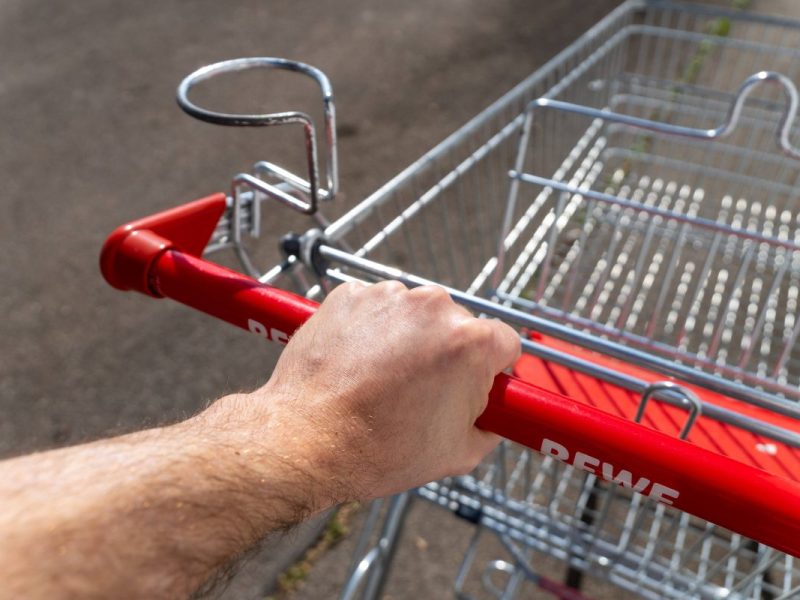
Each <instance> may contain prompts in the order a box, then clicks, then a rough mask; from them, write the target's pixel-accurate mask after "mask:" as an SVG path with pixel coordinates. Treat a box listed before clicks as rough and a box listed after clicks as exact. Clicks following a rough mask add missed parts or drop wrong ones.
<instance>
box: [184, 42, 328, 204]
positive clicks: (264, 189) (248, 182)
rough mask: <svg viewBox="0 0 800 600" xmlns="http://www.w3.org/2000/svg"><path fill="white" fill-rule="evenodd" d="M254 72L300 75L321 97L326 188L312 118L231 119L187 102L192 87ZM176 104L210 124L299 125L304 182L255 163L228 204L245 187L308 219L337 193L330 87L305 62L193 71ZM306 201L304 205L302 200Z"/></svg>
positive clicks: (265, 60)
mask: <svg viewBox="0 0 800 600" xmlns="http://www.w3.org/2000/svg"><path fill="white" fill-rule="evenodd" d="M256 68H266V69H279V70H285V71H291V72H295V73H300V74H302V75H306V76H308V77H310V78H311V79H313V80H314V81H315V82H316V83H317V84H318V85H319V88H320V91H321V92H322V104H323V112H324V116H325V141H326V145H327V162H326V174H325V175H326V181H327V189H324V188H322V187H320V184H319V178H320V177H319V160H318V156H317V132H316V127H315V125H314V121H313V119H312V118H311V117H310V116H309V115H307V114H306V113H303V112H300V111H285V112H278V113H261V114H236V113H224V112H217V111H213V110H209V109H206V108H203V107H200V106H198V105H197V104H195V103H194V102H192V101H191V100H190V99H189V91H190V90H191V89H192V88H193V87H194V86H196V85H197V84H199V83H201V82H203V81H207V80H209V79H211V78H213V77H217V76H219V75H222V74H224V73H233V72H238V71H246V70H250V69H256ZM177 100H178V105H179V106H180V107H181V109H183V111H184V112H186V113H187V114H189V115H191V116H192V117H194V118H196V119H200V120H201V121H206V122H208V123H214V124H216V125H228V126H236V127H269V126H273V125H286V124H296V123H299V124H301V125H302V126H303V131H304V134H305V141H306V143H305V146H306V161H307V163H308V179H307V180H304V179H303V178H301V177H298V176H296V175H294V174H293V173H291V172H289V171H287V170H286V169H283V168H281V167H279V166H277V165H275V164H273V163H270V162H266V161H263V162H260V163H259V164H258V169H257V173H256V175H255V176H254V175H250V174H248V173H242V174H240V175H237V176H236V177H235V178H234V181H233V184H232V187H233V190H232V195H233V198H234V201H235V200H236V197H237V195H238V190H239V189H240V188H242V187H246V188H249V189H250V190H251V191H253V192H254V193H259V192H260V193H261V194H264V195H265V196H267V197H270V198H273V199H274V200H277V201H278V202H281V203H283V204H286V205H287V206H290V207H292V208H294V209H295V210H298V211H300V212H302V213H305V214H314V213H315V212H316V211H317V204H318V201H319V200H320V199H324V200H333V198H334V197H335V196H336V193H337V191H338V189H339V176H338V159H337V152H336V110H335V106H334V102H333V88H332V87H331V84H330V81H329V80H328V78H327V77H326V75H325V74H324V73H323V72H322V71H320V70H319V69H317V68H315V67H312V66H311V65H307V64H305V63H301V62H297V61H292V60H286V59H283V58H272V57H252V58H236V59H233V60H226V61H222V62H218V63H214V64H211V65H207V66H205V67H201V68H200V69H197V70H196V71H194V72H193V73H191V74H190V75H188V76H187V77H185V78H184V80H183V81H181V83H180V85H179V86H178V92H177ZM262 175H270V176H272V177H275V178H276V179H278V180H279V181H280V184H278V185H273V184H271V183H268V182H267V181H264V179H262V178H261V176H262ZM304 197H308V200H304Z"/></svg>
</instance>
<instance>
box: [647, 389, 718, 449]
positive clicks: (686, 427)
mask: <svg viewBox="0 0 800 600" xmlns="http://www.w3.org/2000/svg"><path fill="white" fill-rule="evenodd" d="M658 392H670V393H671V394H672V395H673V396H677V397H678V398H680V402H681V404H683V405H684V406H686V405H688V410H689V417H688V418H687V419H686V423H684V424H683V427H682V428H681V431H680V434H679V435H678V437H680V439H682V440H685V439H686V436H688V435H689V432H690V431H691V429H692V426H693V425H694V422H695V421H696V420H697V417H699V416H700V415H701V414H702V412H703V405H702V403H701V402H700V398H698V397H697V395H696V394H695V393H694V392H693V391H691V390H689V389H686V388H685V387H682V386H680V385H678V384H677V383H673V382H671V381H659V382H656V383H651V384H650V385H648V386H647V387H646V388H645V390H644V393H643V394H642V398H641V400H640V401H639V408H638V409H637V410H636V416H635V417H634V418H633V420H634V421H636V422H637V423H641V421H642V417H644V410H645V408H646V407H647V403H648V401H649V400H650V398H652V397H653V396H654V395H655V394H656V393H658Z"/></svg>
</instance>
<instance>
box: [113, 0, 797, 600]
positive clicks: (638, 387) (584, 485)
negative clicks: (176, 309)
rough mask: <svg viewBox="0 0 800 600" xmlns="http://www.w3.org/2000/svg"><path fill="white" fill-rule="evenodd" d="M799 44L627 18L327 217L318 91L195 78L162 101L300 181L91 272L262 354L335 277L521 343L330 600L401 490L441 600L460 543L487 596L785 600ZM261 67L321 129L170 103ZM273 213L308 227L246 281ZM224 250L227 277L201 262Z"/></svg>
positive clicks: (181, 221)
mask: <svg viewBox="0 0 800 600" xmlns="http://www.w3.org/2000/svg"><path fill="white" fill-rule="evenodd" d="M798 48H800V22H790V21H787V20H784V19H777V18H773V17H767V16H762V15H757V14H753V13H751V12H749V11H745V10H724V9H720V8H712V7H706V6H701V5H695V4H676V3H668V2H659V1H655V2H645V1H643V0H630V1H628V2H626V3H625V4H623V5H622V6H620V7H619V8H618V9H616V10H615V11H614V12H613V13H611V14H610V15H609V16H608V17H606V18H605V19H604V20H602V21H601V22H600V23H598V24H597V25H596V26H595V27H593V28H592V29H591V30H590V31H588V32H587V33H586V34H585V35H584V36H582V37H581V38H580V39H579V40H578V41H576V42H575V43H574V44H573V45H572V46H570V47H569V48H568V49H567V50H565V51H564V52H562V53H561V54H559V55H558V56H557V57H556V58H554V59H553V60H551V61H550V62H549V63H547V64H546V65H545V66H544V67H542V68H541V69H540V70H538V71H537V72H536V73H534V74H533V75H531V76H530V77H529V78H528V79H526V80H525V81H523V82H522V83H520V84H519V85H518V86H517V87H516V88H514V89H513V90H512V91H510V92H509V93H508V94H506V95H505V96H503V97H502V98H501V99H500V100H498V101H497V102H495V103H494V104H493V105H491V106H490V107H489V108H488V109H486V110H485V111H483V112H482V113H481V114H480V115H478V116H477V117H476V118H474V119H473V120H472V121H470V122H469V123H467V124H466V125H465V126H464V127H463V128H461V129H460V130H459V131H457V132H456V133H454V134H453V135H451V136H450V137H449V138H447V139H446V140H445V141H444V142H442V143H441V144H440V145H439V146H437V147H436V148H434V149H433V150H431V151H430V152H428V153H427V154H425V155H424V156H423V157H422V158H420V159H419V160H418V161H417V162H415V163H414V164H413V165H411V166H410V167H409V168H407V169H406V170H405V171H403V172H402V173H400V174H399V175H398V176H397V177H395V178H394V179H392V180H391V181H390V182H388V183H387V184H386V185H384V186H383V187H382V188H380V189H379V190H378V191H376V192H375V193H374V194H372V195H371V196H369V197H368V198H367V199H365V200H364V201H363V202H361V203H360V204H358V205H357V206H356V207H355V208H353V209H352V210H350V211H349V212H347V213H346V214H345V215H344V216H342V217H341V218H339V219H337V220H335V221H334V222H332V223H330V222H329V221H327V220H326V219H325V218H324V217H323V216H322V214H321V211H320V208H321V207H322V205H323V204H325V203H329V202H332V201H334V200H335V197H336V195H337V190H338V181H337V166H336V164H337V163H336V138H335V132H336V130H335V113H334V103H333V95H332V91H331V87H330V84H329V83H328V80H327V79H326V77H325V76H324V75H323V74H322V73H321V72H319V71H318V70H316V69H314V68H312V67H309V66H308V65H303V64H300V63H295V62H291V61H285V60H281V59H268V58H255V59H239V60H234V61H228V62H224V63H218V64H215V65H211V66H209V67H205V68H203V69H200V70H199V71H197V72H195V73H193V74H192V75H190V76H189V77H188V78H187V79H186V80H184V82H183V83H182V84H181V86H180V88H179V91H178V100H179V103H180V104H181V106H182V107H183V108H184V109H185V110H186V111H187V112H189V113H190V114H192V115H194V116H196V117H198V118H200V119H203V120H206V121H211V122H215V123H219V124H223V125H255V126H259V125H280V124H283V123H301V124H302V125H303V127H304V131H305V135H306V150H307V154H306V158H307V174H306V176H305V177H300V176H298V175H296V174H294V173H292V172H290V171H288V170H286V169H285V168H283V167H281V166H278V165H277V164H275V163H271V162H260V163H258V164H257V165H256V166H255V169H254V171H253V173H244V174H240V175H238V176H237V177H235V178H234V180H233V184H232V189H231V192H230V194H229V195H226V194H224V193H221V194H216V195H213V196H209V197H207V198H204V199H201V200H198V201H195V202H193V203H190V204H188V205H184V206H180V207H178V208H175V209H172V210H168V211H166V212H164V213H160V214H158V215H154V216H152V217H148V218H145V219H142V220H140V221H137V222H134V223H130V224H128V225H125V226H123V227H120V228H119V229H117V230H116V231H115V232H114V233H113V234H112V235H111V237H110V238H109V240H108V241H107V243H106V245H105V247H104V250H103V254H102V257H101V266H102V270H103V273H104V275H105V277H106V278H107V279H108V281H109V282H110V283H111V284H112V285H114V286H115V287H118V288H121V289H133V290H137V291H140V292H143V293H145V294H148V295H151V296H155V297H170V298H173V299H175V300H178V301H180V302H183V303H185V304H187V305H189V306H192V307H194V308H197V309H199V310H202V311H205V312H206V313H209V314H211V315H213V316H215V317H218V318H221V319H224V320H226V321H229V322H231V323H233V324H235V325H237V326H240V327H242V328H244V329H247V330H249V331H251V332H253V333H255V334H257V335H260V336H262V337H265V338H267V339H271V340H274V341H277V342H281V343H285V342H286V341H287V340H288V338H289V336H290V335H291V333H292V332H293V331H294V330H295V329H296V328H297V327H298V326H299V325H300V324H301V323H302V322H303V321H304V320H305V319H307V318H308V317H309V316H310V315H311V314H312V313H313V310H314V306H315V302H314V301H315V300H321V299H322V298H323V297H324V295H325V293H326V291H328V290H329V289H330V288H331V287H332V286H334V285H336V284H337V283H340V282H344V281H349V280H352V279H360V280H364V281H377V280H381V279H387V278H391V279H398V280H400V281H403V282H404V283H406V284H407V285H409V286H416V285H421V284H426V283H431V282H435V283H437V284H439V285H442V286H445V287H446V289H447V290H448V291H449V292H450V294H451V295H452V296H453V298H454V299H455V300H456V301H458V302H460V303H461V304H463V305H465V306H467V307H468V308H470V309H471V310H473V311H474V312H475V313H476V314H480V315H485V316H491V317H497V318H501V319H503V320H505V321H506V322H508V323H510V324H512V325H514V326H515V327H517V328H519V330H520V334H521V336H522V344H523V348H524V351H525V353H524V355H523V357H522V358H521V359H520V361H519V362H518V364H517V365H516V367H515V369H514V375H515V376H513V377H512V376H508V375H501V376H499V377H498V378H497V380H496V382H495V386H494V388H493V390H492V393H491V397H490V402H489V407H488V408H487V410H486V412H485V413H484V415H483V416H482V417H481V419H480V421H479V424H480V425H481V426H482V427H484V428H486V429H489V430H492V431H496V432H498V433H500V434H501V435H503V436H504V437H505V438H507V439H508V440H509V441H507V442H504V443H503V444H502V445H501V446H500V447H499V448H498V450H497V451H496V452H495V453H494V454H493V455H492V456H491V457H489V458H488V459H487V460H486V461H484V463H483V464H482V465H480V466H479V467H478V469H476V470H475V471H474V472H473V473H471V474H469V475H467V476H463V477H454V478H448V479H445V480H443V481H439V482H434V483H431V484H429V485H426V486H424V487H422V488H420V489H418V490H416V491H415V492H413V493H409V494H401V495H400V496H397V497H395V498H393V499H391V501H390V502H389V503H388V508H386V506H384V507H383V508H381V505H380V503H378V504H375V505H374V507H373V509H372V512H371V513H370V515H369V517H368V518H367V527H366V528H365V532H364V534H363V535H362V538H361V540H360V542H359V544H358V556H357V559H356V561H355V562H354V567H353V572H352V574H351V576H350V578H349V580H348V583H347V585H346V587H345V590H344V592H343V597H346V598H353V597H365V598H370V597H375V596H376V595H378V593H379V592H380V589H381V586H382V584H383V581H384V579H385V576H386V573H387V571H388V567H389V565H390V563H391V560H392V557H393V554H394V549H395V546H396V544H397V538H398V534H399V532H400V531H401V529H402V526H403V517H404V514H405V511H406V510H407V508H408V504H409V502H410V500H411V498H412V497H420V498H423V499H425V500H428V501H430V502H432V503H435V504H437V505H439V506H441V507H442V508H443V509H445V510H450V511H452V512H454V513H455V514H456V515H458V516H460V517H461V518H463V519H466V520H467V521H469V522H471V523H473V524H474V526H475V532H476V534H475V537H474V539H473V542H472V544H471V545H470V547H469V549H468V551H467V553H466V556H465V558H464V561H463V564H462V566H461V568H460V570H459V572H458V574H457V576H456V579H455V589H456V593H457V595H459V596H460V597H468V591H467V590H466V588H465V582H466V581H467V579H468V576H469V574H470V572H471V571H472V570H474V569H475V568H477V567H476V565H475V564H474V563H475V557H476V555H477V552H478V547H479V545H480V544H481V543H482V540H483V539H485V538H487V537H492V536H486V535H485V532H491V533H493V534H495V536H494V537H495V538H496V539H499V540H500V542H501V544H502V546H503V548H504V549H505V552H506V556H505V557H504V558H502V559H498V560H492V561H490V562H489V563H488V564H487V565H486V566H485V568H484V569H483V571H482V575H483V578H484V580H485V581H486V584H487V585H486V593H488V594H490V596H494V597H498V598H512V597H515V594H516V593H517V591H518V590H519V589H520V588H521V585H522V583H523V582H524V581H526V580H533V581H534V582H536V583H538V585H540V586H541V587H543V588H545V589H547V590H548V591H550V592H552V593H553V594H555V595H556V596H558V597H560V598H578V597H582V596H580V594H579V593H578V592H576V591H575V588H577V587H578V586H579V584H580V579H581V576H582V574H584V573H590V574H592V575H593V576H595V577H599V578H602V579H605V580H608V581H610V582H612V583H614V584H616V585H618V586H619V587H620V588H624V589H627V590H630V591H632V592H635V593H637V594H639V595H641V596H642V597H646V598H771V599H773V600H774V599H778V598H781V599H787V598H794V597H800V564H798V563H796V562H795V560H797V557H800V421H798V417H800V405H798V400H800V387H798V384H800V349H798V344H797V341H798V336H800V318H798V316H800V306H799V305H800V198H799V197H798V196H799V195H800V187H799V186H798V179H799V178H800V162H798V158H800V152H798V150H797V149H796V148H795V146H794V145H793V143H792V139H793V138H794V133H795V127H794V119H795V114H796V111H797V105H798V95H797V91H796V89H795V86H794V85H793V83H792V82H793V81H797V79H798V77H797V76H798V70H800V50H798ZM264 67H266V68H272V69H285V70H291V71H296V72H298V73H300V74H302V75H305V76H308V77H311V78H312V79H313V80H314V81H316V82H317V84H318V85H319V88H320V90H321V94H322V98H323V113H324V133H323V134H321V135H320V134H318V132H317V130H316V128H315V123H314V120H313V119H312V118H310V117H309V116H308V115H306V114H304V113H300V112H287V113H280V114H272V115H233V114H224V113H217V112H212V111H208V110H206V109H204V108H202V107H200V106H197V105H196V104H194V103H193V101H192V100H190V98H189V94H190V91H191V88H192V87H193V86H194V85H195V84H197V83H199V82H201V81H204V80H207V79H210V78H212V77H215V76H218V75H221V74H224V73H227V72H230V71H236V70H242V69H249V68H264ZM318 137H319V139H321V140H323V141H322V143H321V144H320V142H319V141H318ZM318 144H319V145H321V146H323V148H324V156H325V164H324V169H322V172H320V171H321V168H320V163H321V161H320V159H319V156H318V155H319V154H320V149H319V148H318ZM273 201H277V202H279V203H283V204H285V205H287V206H289V207H292V208H294V209H296V210H298V211H300V212H303V213H306V214H308V215H309V216H310V218H311V219H312V220H313V222H312V223H310V224H309V231H308V232H307V233H305V234H303V235H287V236H286V237H285V238H284V239H283V240H282V248H283V251H284V253H285V259H284V260H283V261H282V262H281V264H279V265H277V266H275V267H272V268H270V269H263V270H262V269H260V268H259V266H258V264H257V261H256V260H255V259H254V258H253V257H254V254H253V252H252V250H251V245H252V244H253V242H254V239H255V238H258V237H259V235H260V225H259V224H260V214H261V211H262V210H263V209H264V203H265V202H273ZM331 206H335V204H331ZM225 248H232V249H234V250H235V251H236V253H237V254H238V256H239V258H240V260H241V264H242V267H243V270H244V273H243V274H242V273H237V272H234V271H231V270H229V269H227V268H225V267H222V266H219V265H216V264H214V263H211V262H208V261H207V260H205V259H204V258H202V256H203V255H204V254H209V253H211V252H214V251H216V250H220V249H225ZM286 290H294V291H297V292H299V293H301V294H302V295H303V296H304V297H301V296H298V295H295V294H293V293H291V292H289V291H286ZM526 381H527V382H531V383H526ZM531 384H533V385H531ZM381 519H383V521H382V524H381ZM541 554H547V555H550V556H553V557H555V558H557V559H560V560H562V561H564V562H565V563H566V564H567V566H568V567H569V573H568V577H567V581H566V582H565V583H564V584H561V583H559V582H555V581H552V580H550V579H547V578H545V577H542V576H541V574H539V573H537V570H536V556H540V555H541ZM498 581H501V584H498Z"/></svg>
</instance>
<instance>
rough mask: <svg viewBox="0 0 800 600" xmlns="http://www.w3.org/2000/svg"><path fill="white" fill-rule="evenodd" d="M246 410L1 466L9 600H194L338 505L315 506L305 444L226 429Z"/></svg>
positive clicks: (223, 404)
mask: <svg viewBox="0 0 800 600" xmlns="http://www.w3.org/2000/svg"><path fill="white" fill-rule="evenodd" d="M238 402H242V400H240V399H238V398H226V399H223V400H222V401H220V403H219V405H218V406H215V407H212V410H210V411H208V412H207V413H206V414H203V415H200V416H198V417H195V418H194V419H191V420H189V421H187V422H185V423H181V424H178V425H174V426H171V427H167V428H162V429H154V430H149V431H144V432H140V433H135V434H131V435H127V436H123V437H120V438H116V439H113V440H107V441H101V442H96V443H92V444H86V445H83V446H77V447H74V448H68V449H64V450H57V451H52V452H46V453H41V454H35V455H32V456H27V457H22V458H19V459H15V460H11V461H6V462H4V463H0V498H2V508H0V531H2V532H3V535H2V536H1V537H0V556H3V557H4V559H3V560H2V561H0V580H2V581H4V582H5V584H4V589H5V591H4V592H0V595H3V594H8V597H27V598H34V597H47V598H63V597H81V598H86V597H149V598H158V597H169V598H175V597H182V596H183V597H185V596H188V595H189V594H191V593H192V592H193V591H194V590H195V589H197V588H198V587H199V586H200V585H201V584H202V583H203V582H204V581H206V580H207V579H208V578H209V577H211V576H212V574H213V573H214V572H215V571H216V570H217V569H218V568H219V567H221V566H223V565H225V564H226V563H228V562H229V561H230V560H231V559H232V558H233V557H235V556H236V555H238V554H239V553H241V552H243V551H244V550H246V549H247V548H248V547H249V546H251V545H252V544H253V543H254V542H256V541H257V540H258V539H259V538H261V537H262V536H263V535H264V534H265V533H266V532H268V531H271V530H274V529H278V528H281V527H284V526H286V525H289V524H292V523H294V522H296V521H298V520H299V519H301V518H302V517H304V516H306V515H308V514H309V513H312V512H314V511H316V510H319V509H321V508H323V507H325V506H327V505H328V504H329V503H330V502H332V501H334V500H335V499H334V498H315V497H314V494H315V477H314V476H313V475H312V474H311V469H312V468H313V467H312V465H309V464H307V457H306V458H301V456H302V455H303V450H302V449H301V448H299V447H298V444H301V443H302V441H300V440H284V439H280V435H279V434H278V433H277V432H272V433H273V435H270V436H264V439H257V438H256V436H253V435H247V436H246V437H245V436H244V435H242V434H241V431H242V428H241V427H235V426H234V427H227V426H226V425H227V424H228V422H229V420H230V419H237V418H246V413H247V411H246V410H245V411H237V410H236V408H237V407H236V404H237V403H238ZM238 412H241V413H242V414H241V416H240V415H239V414H238ZM259 437H260V436H259ZM267 438H268V439H269V441H267ZM302 461H306V462H302ZM9 583H10V587H8V584H9Z"/></svg>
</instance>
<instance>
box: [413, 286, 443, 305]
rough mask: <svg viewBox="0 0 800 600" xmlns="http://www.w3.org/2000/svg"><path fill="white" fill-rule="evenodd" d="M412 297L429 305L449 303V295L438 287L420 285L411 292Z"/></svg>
mask: <svg viewBox="0 0 800 600" xmlns="http://www.w3.org/2000/svg"><path fill="white" fill-rule="evenodd" d="M412 292H413V293H414V295H415V296H416V297H417V298H418V299H419V300H422V301H424V302H426V303H429V304H444V303H448V302H451V299H450V294H448V293H447V292H446V291H445V289H444V288H442V287H439V286H438V285H422V286H420V287H418V288H415V289H414V290H412Z"/></svg>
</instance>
